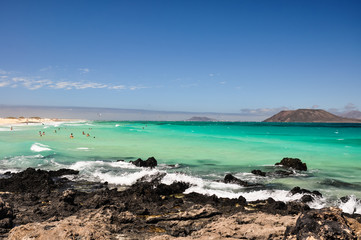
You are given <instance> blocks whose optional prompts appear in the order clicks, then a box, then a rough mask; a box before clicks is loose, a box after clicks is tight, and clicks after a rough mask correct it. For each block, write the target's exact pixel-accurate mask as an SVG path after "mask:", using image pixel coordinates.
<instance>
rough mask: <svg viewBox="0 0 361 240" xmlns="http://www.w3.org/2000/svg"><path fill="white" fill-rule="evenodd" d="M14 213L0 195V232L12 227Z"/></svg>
mask: <svg viewBox="0 0 361 240" xmlns="http://www.w3.org/2000/svg"><path fill="white" fill-rule="evenodd" d="M13 218H14V213H13V209H12V208H11V206H10V204H9V203H7V202H5V201H4V200H3V199H2V198H1V197H0V233H3V232H6V231H7V230H6V229H10V228H12V227H13Z"/></svg>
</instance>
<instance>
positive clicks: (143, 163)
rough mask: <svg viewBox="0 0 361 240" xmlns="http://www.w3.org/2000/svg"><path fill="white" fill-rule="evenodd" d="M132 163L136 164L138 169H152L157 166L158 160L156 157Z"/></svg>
mask: <svg viewBox="0 0 361 240" xmlns="http://www.w3.org/2000/svg"><path fill="white" fill-rule="evenodd" d="M130 163H132V164H134V165H135V166H137V167H150V168H154V167H156V166H157V160H156V159H155V158H154V157H150V158H148V159H147V160H145V161H144V160H142V159H140V158H138V159H137V160H135V161H130Z"/></svg>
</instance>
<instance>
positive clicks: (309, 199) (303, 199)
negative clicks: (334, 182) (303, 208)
mask: <svg viewBox="0 0 361 240" xmlns="http://www.w3.org/2000/svg"><path fill="white" fill-rule="evenodd" d="M313 200H315V199H314V198H313V197H312V196H311V195H308V194H307V195H304V196H302V197H301V199H300V201H301V202H303V203H308V202H312V201H313Z"/></svg>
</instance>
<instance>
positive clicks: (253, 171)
mask: <svg viewBox="0 0 361 240" xmlns="http://www.w3.org/2000/svg"><path fill="white" fill-rule="evenodd" d="M251 173H253V174H254V175H257V176H262V177H265V176H266V173H265V172H263V171H261V170H258V169H257V170H252V172H251Z"/></svg>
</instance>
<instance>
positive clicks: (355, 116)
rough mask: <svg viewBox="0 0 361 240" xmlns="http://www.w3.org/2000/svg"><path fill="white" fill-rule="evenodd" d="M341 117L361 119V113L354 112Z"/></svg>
mask: <svg viewBox="0 0 361 240" xmlns="http://www.w3.org/2000/svg"><path fill="white" fill-rule="evenodd" d="M341 116H342V117H345V118H355V119H361V112H360V111H356V110H354V111H350V112H347V113H343V114H342V115H341Z"/></svg>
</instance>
